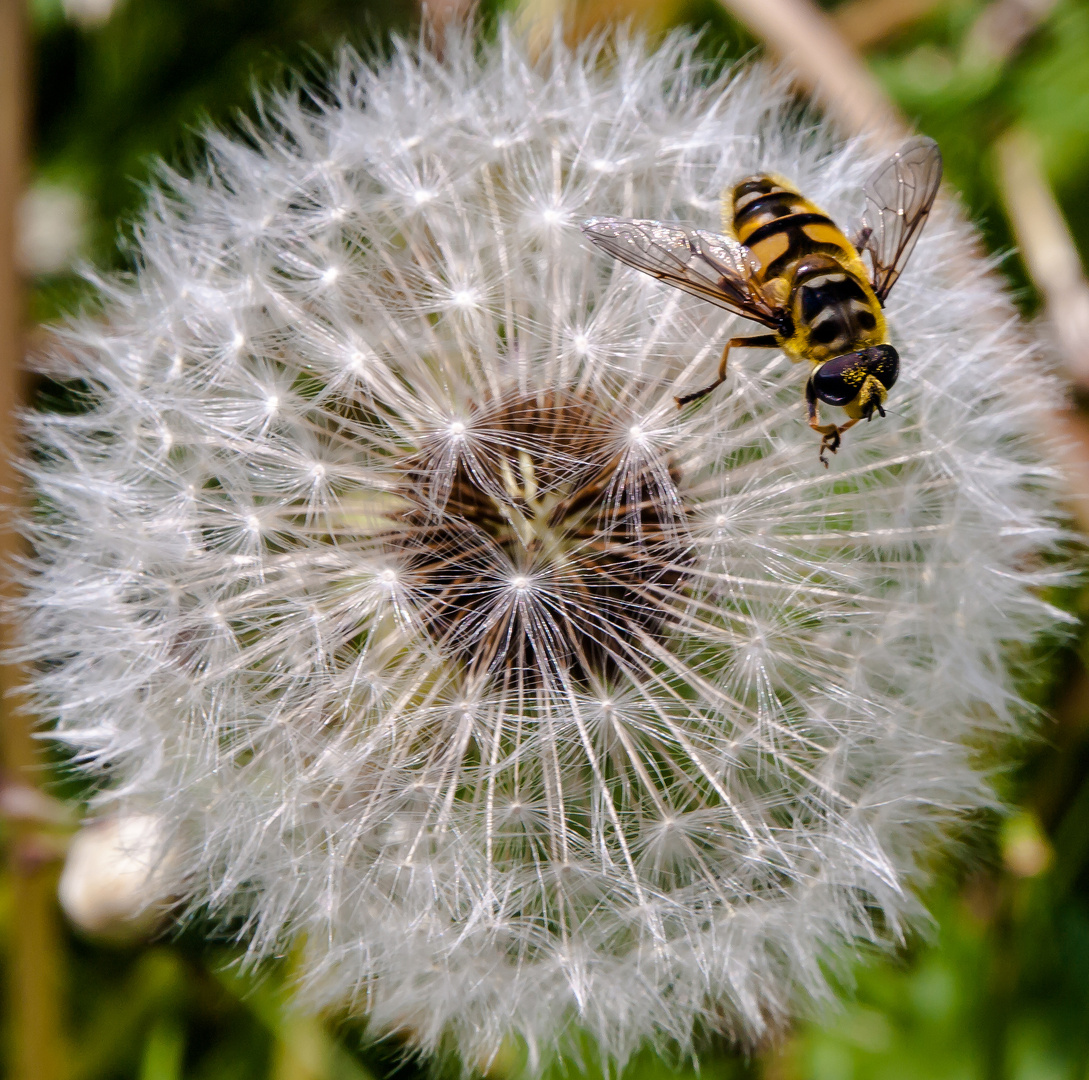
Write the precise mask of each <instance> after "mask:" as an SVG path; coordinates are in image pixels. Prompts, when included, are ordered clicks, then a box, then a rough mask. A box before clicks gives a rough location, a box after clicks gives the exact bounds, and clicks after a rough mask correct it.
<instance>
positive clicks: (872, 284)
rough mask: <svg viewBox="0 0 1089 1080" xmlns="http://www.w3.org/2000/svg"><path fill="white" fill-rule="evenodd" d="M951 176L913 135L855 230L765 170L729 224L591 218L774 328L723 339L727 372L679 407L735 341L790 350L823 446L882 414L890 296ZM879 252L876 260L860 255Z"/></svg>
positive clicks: (730, 210)
mask: <svg viewBox="0 0 1089 1080" xmlns="http://www.w3.org/2000/svg"><path fill="white" fill-rule="evenodd" d="M941 176H942V156H941V152H940V151H939V149H938V144H937V143H936V142H934V140H933V139H928V138H925V137H921V136H920V137H916V138H913V139H909V140H908V141H907V142H906V143H904V145H903V146H901V147H900V149H899V150H897V151H896V153H895V154H893V155H892V157H890V158H889V159H888V160H887V161H886V162H884V164H882V165H881V167H880V168H878V169H877V171H876V172H874V174H873V175H872V176H871V177H870V178H869V180H868V181H867V182H866V185H865V187H864V189H863V190H864V193H865V196H866V209H865V210H864V212H863V215H862V221H861V223H860V226H859V230H858V233H857V234H856V236H855V239H854V241H853V242H852V241H851V240H848V239H847V237H846V236H845V235H844V234H843V232H841V231H840V229H839V227H838V226H837V225H836V224H835V223H834V222H833V221H832V219H831V218H830V217H828V215H827V214H825V213H824V212H823V211H822V210H821V209H820V208H819V207H818V206H816V205H814V204H813V203H811V202H810V201H809V200H808V199H807V198H806V197H805V196H804V195H802V193H801V192H800V191H798V190H797V188H795V187H794V186H793V185H792V184H790V183H789V182H788V181H787V180H784V179H783V178H782V177H781V176H776V175H774V174H771V173H762V174H760V175H758V176H749V177H746V178H745V179H744V180H741V181H739V182H738V183H737V184H735V185H734V187H733V188H732V189H730V190H728V191H726V192H724V193H723V211H722V218H723V226H724V228H725V232H726V234H727V235H725V236H722V235H719V234H718V233H713V232H704V231H703V230H701V229H689V228H686V227H685V226H683V225H679V224H673V223H667V222H661V221H649V220H642V221H632V220H627V219H625V218H614V217H597V218H590V219H589V220H588V221H585V222H584V223H583V225H582V229H583V231H584V232H585V233H586V235H587V237H588V238H589V239H590V240H591V241H592V242H593V243H594V244H596V245H597V246H598V247H600V248H601V249H602V250H603V251H606V252H608V253H609V254H610V255H612V256H613V257H614V258H616V259H619V260H620V261H621V262H624V263H627V264H628V265H629V266H633V267H635V269H636V270H641V271H643V273H645V274H650V275H651V276H652V277H656V278H659V279H661V280H662V281H665V282H668V283H669V284H670V285H672V286H673V287H674V288H677V289H683V290H684V291H685V292H687V293H691V294H692V295H693V296H699V297H701V298H702V299H704V300H708V301H710V302H711V303H712V304H716V305H717V306H718V307H721V308H725V309H726V310H727V311H732V312H734V313H735V314H738V315H744V316H745V317H746V318H748V319H753V320H755V321H756V322H759V323H763V324H764V325H765V326H766V327H769V328H770V329H771V330H772V333H770V334H757V335H753V336H749V337H733V338H730V340H729V341H727V342H726V347H725V348H724V349H723V350H722V358H721V360H720V361H719V366H718V378H717V379H715V381H714V382H713V383H711V385H710V386H705V387H704V388H703V389H702V390H696V391H695V392H694V393H691V394H685V395H683V396H682V397H678V398H677V405H678V407H683V406H684V405H687V404H688V403H689V402H690V401H696V400H698V399H699V398H702V397H705V396H706V395H707V394H709V393H711V391H712V390H714V389H715V388H716V387H717V386H719V385H721V384H722V383H723V382H724V381H725V379H726V361H727V359H728V358H729V355H730V349H732V348H749V349H782V350H783V352H785V353H786V354H787V356H789V357H790V359H791V360H792V361H794V362H795V363H797V362H798V361H799V360H808V361H810V363H812V364H813V372H812V374H811V375H810V377H809V380H808V382H807V383H806V386H805V400H806V408H807V412H808V416H809V426H810V427H811V428H813V430H814V431H816V432H817V433H818V434H819V435H820V436H821V446H820V452H819V456H820V460H821V462H822V463H823V464H824V466H825V468H827V467H828V459H827V458H826V457H825V456H824V455H825V451H830V452H831V453H833V454H834V453H835V452H836V451H837V450H838V449H839V445H840V439H841V436H842V435H843V433H844V432H845V431H846V430H847V429H848V428H850V427H853V426H854V425H855V424H857V423H858V422H859V420H869V419H870V418H871V417H872V416H873V414H874V412H875V411H876V412H877V413H879V414H880V415H881V416H884V415H885V410H884V404H885V398H886V396H887V395H888V391H889V390H890V389H891V387H892V385H893V383H895V382H896V378H897V375H898V374H899V370H900V358H899V356H898V355H897V352H896V350H895V349H894V348H893V347H892V346H891V345H890V344H889V343H888V340H887V336H888V332H887V328H886V326H885V316H884V312H883V310H882V309H883V307H884V304H885V298H886V297H887V296H888V295H889V290H890V289H891V288H892V287H893V285H895V284H896V279H897V278H898V277H899V276H900V274H901V272H902V271H903V269H904V266H905V265H906V263H907V261H908V257H909V256H910V255H911V252H912V249H913V248H914V247H915V242H916V241H917V240H918V239H919V234H920V232H921V231H922V227H923V224H924V223H925V222H926V219H927V215H928V214H929V213H930V207H931V205H932V204H933V202H934V196H935V195H936V194H937V193H938V185H939V183H940V182H941ZM867 251H868V252H869V253H870V261H871V264H872V271H871V270H868V269H867V267H866V264H865V263H864V262H863V261H862V254H863V253H864V252H867ZM822 401H823V402H825V403H826V404H828V405H837V406H842V408H843V409H844V411H845V412H846V413H847V416H848V417H849V420H848V421H847V423H845V424H839V425H837V424H822V423H821V422H820V412H819V402H822Z"/></svg>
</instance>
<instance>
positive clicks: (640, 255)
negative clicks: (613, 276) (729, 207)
mask: <svg viewBox="0 0 1089 1080" xmlns="http://www.w3.org/2000/svg"><path fill="white" fill-rule="evenodd" d="M582 231H583V232H584V233H586V236H587V237H588V239H589V240H591V241H592V242H593V243H594V244H596V245H597V246H598V247H599V248H601V250H602V251H606V252H608V253H609V254H610V255H612V257H613V258H614V259H619V260H620V261H621V262H623V263H627V264H628V266H634V267H635V269H636V270H642V271H643V273H644V274H650V276H651V277H656V278H658V279H659V280H661V281H665V282H668V283H669V284H670V285H672V286H673V287H674V288H676V289H682V290H684V292H686V293H691V294H692V295H693V296H698V297H700V298H701V299H703V300H707V301H709V302H710V303H712V304H715V305H717V306H718V307H720V308H725V309H726V310H727V311H732V312H735V313H736V314H738V315H744V316H745V317H746V318H747V319H755V320H756V321H757V322H762V323H764V324H765V325H766V326H772V327H774V326H776V325H778V323H779V321H780V319H781V315H782V312H781V311H780V309H779V308H777V307H775V306H774V305H772V304H771V303H769V302H768V301H767V299H765V297H764V296H763V294H762V293H761V292H760V290H759V288H758V287H757V285H756V283H755V282H754V281H753V280H752V274H753V271H754V270H757V269H759V265H760V264H759V263H758V262H757V261H756V260H755V259H754V258H753V256H752V255H751V254H750V253H749V252H748V250H747V249H746V248H744V247H742V246H741V244H739V243H737V241H736V240H731V239H730V238H729V237H727V236H719V235H718V233H711V232H703V231H702V230H700V229H686V228H685V227H684V226H683V225H667V224H665V223H663V222H661V221H650V220H641V221H633V220H630V219H628V218H613V217H597V218H590V219H589V220H588V221H584V222H583V223H582Z"/></svg>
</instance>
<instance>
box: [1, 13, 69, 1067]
mask: <svg viewBox="0 0 1089 1080" xmlns="http://www.w3.org/2000/svg"><path fill="white" fill-rule="evenodd" d="M26 75H27V35H26V11H25V8H24V4H23V0H0V503H2V504H3V505H5V506H8V507H10V506H12V505H13V504H16V503H17V501H18V490H19V482H18V478H17V475H16V472H15V469H14V467H13V465H12V461H13V459H14V457H15V452H16V447H17V441H18V437H17V433H16V421H15V408H16V405H17V403H18V402H19V400H20V398H21V396H22V394H21V391H22V380H21V372H22V363H21V358H22V322H23V304H22V296H21V289H20V282H19V275H18V271H17V269H16V265H15V215H16V207H17V204H18V199H19V194H20V192H21V190H22V183H23V167H24V166H23V161H24V149H25V140H26V113H27V100H26V82H27V79H26ZM19 548H20V545H19V540H18V538H17V536H16V535H15V533H14V532H13V530H12V528H11V523H10V522H9V521H4V522H3V523H2V524H0V609H7V610H10V607H9V605H10V602H11V601H12V599H13V587H12V585H11V581H10V571H11V564H12V559H13V558H14V556H15V555H16V554H17V553H18V551H19ZM10 619H11V616H10V614H7V613H6V612H5V613H4V614H2V615H0V648H6V647H7V646H10V645H11V644H12V643H13V641H14V632H13V627H12V625H11V622H10ZM20 683H21V679H20V677H19V671H18V669H17V668H16V667H15V666H13V665H12V664H10V663H8V664H3V665H0V691H2V692H3V695H4V696H3V698H2V701H0V709H2V724H0V753H2V755H3V762H4V767H5V769H6V770H7V771H8V773H9V774H19V776H20V779H21V780H23V781H32V779H33V771H34V770H35V768H36V766H38V765H39V764H40V757H39V752H38V748H37V746H36V744H35V741H34V739H33V737H32V735H31V731H30V727H29V724H28V720H27V717H26V716H25V715H24V714H23V713H22V712H21V711H20V710H19V699H18V696H17V695H16V693H15V690H16V688H17V687H18V686H19V685H20ZM7 832H8V843H9V846H8V866H7V870H8V873H9V875H10V878H11V882H12V894H13V895H12V914H11V937H10V941H9V943H8V966H9V970H8V972H7V981H8V1022H9V1024H10V1025H11V1029H10V1035H9V1045H10V1048H11V1049H10V1053H11V1060H10V1062H9V1065H8V1069H7V1075H8V1076H9V1077H10V1078H11V1080H57V1078H59V1077H60V1076H61V1071H62V1066H63V1052H62V1049H61V1022H60V1008H59V1000H60V993H59V989H60V978H59V974H60V943H59V928H58V926H57V912H56V904H55V900H54V897H55V885H56V881H55V877H56V875H55V866H54V864H53V862H52V861H51V859H49V858H42V857H39V856H38V855H37V854H36V852H38V851H39V850H40V848H41V845H40V844H37V843H36V841H35V825H34V824H33V823H32V822H31V821H20V820H17V819H15V820H12V819H9V822H8V830H7Z"/></svg>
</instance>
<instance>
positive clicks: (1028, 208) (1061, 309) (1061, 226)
mask: <svg viewBox="0 0 1089 1080" xmlns="http://www.w3.org/2000/svg"><path fill="white" fill-rule="evenodd" d="M994 153H995V164H996V166H997V169H996V171H997V178H998V188H999V191H1000V193H1001V195H1002V201H1003V202H1004V203H1005V206H1006V213H1007V214H1008V215H1009V218H1010V223H1011V224H1012V225H1013V231H1014V234H1015V235H1016V237H1017V246H1018V248H1019V249H1020V251H1021V258H1022V259H1024V262H1025V267H1026V269H1027V270H1028V272H1029V277H1030V278H1031V279H1032V282H1033V284H1034V285H1035V286H1036V288H1037V289H1038V290H1039V292H1040V295H1041V296H1042V297H1043V300H1044V304H1045V307H1046V312H1047V318H1048V322H1049V323H1050V325H1051V328H1052V330H1053V332H1054V335H1055V338H1056V344H1057V345H1058V347H1059V352H1060V355H1061V356H1062V359H1063V361H1064V363H1065V366H1066V371H1067V374H1068V375H1069V376H1070V378H1071V380H1072V381H1073V382H1074V383H1075V384H1076V385H1077V386H1078V387H1079V388H1081V389H1082V390H1085V391H1089V281H1087V280H1086V277H1085V272H1084V270H1083V269H1082V265H1081V258H1080V257H1079V255H1078V250H1077V247H1076V246H1075V245H1074V238H1073V237H1072V236H1071V235H1070V229H1069V227H1068V226H1067V224H1066V219H1065V218H1064V217H1063V212H1062V210H1061V209H1060V208H1059V204H1058V203H1057V202H1056V201H1055V196H1054V194H1053V192H1052V190H1051V185H1050V184H1048V182H1047V178H1046V177H1045V176H1044V174H1043V170H1042V168H1041V166H1040V148H1039V146H1038V145H1037V144H1036V141H1035V140H1034V139H1033V138H1032V136H1031V135H1029V133H1028V132H1026V131H1022V130H1019V129H1015V130H1012V131H1009V132H1007V133H1006V134H1005V135H1003V136H1002V138H1001V139H999V140H998V142H997V143H996V144H995V148H994Z"/></svg>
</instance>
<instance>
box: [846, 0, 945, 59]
mask: <svg viewBox="0 0 1089 1080" xmlns="http://www.w3.org/2000/svg"><path fill="white" fill-rule="evenodd" d="M942 3H943V0H847V3H846V4H840V5H839V7H837V8H836V10H835V12H834V13H833V15H832V18H833V20H834V21H835V24H836V28H837V29H838V30H839V32H840V33H841V34H842V35H843V36H844V38H845V39H846V40H847V41H848V43H849V44H851V45H852V46H854V48H856V49H868V48H869V47H870V46H872V45H876V44H878V43H879V42H881V41H884V40H885V39H886V38H890V37H892V36H893V35H894V34H896V33H898V32H900V31H901V30H906V29H907V28H908V27H909V26H913V25H914V24H915V23H917V22H918V21H919V20H920V19H922V18H925V17H926V16H927V15H929V14H930V13H931V12H932V11H934V10H935V9H936V8H938V7H940V6H941V4H942Z"/></svg>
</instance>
